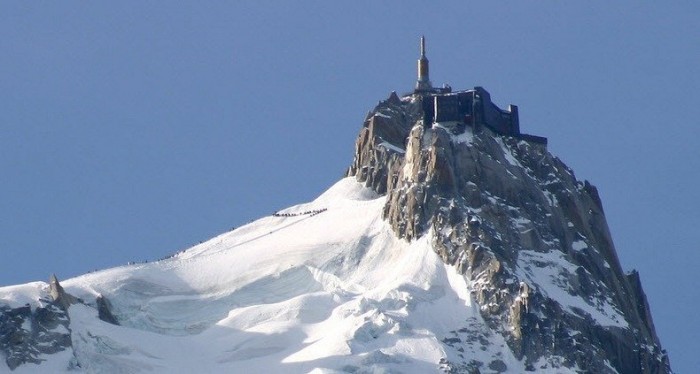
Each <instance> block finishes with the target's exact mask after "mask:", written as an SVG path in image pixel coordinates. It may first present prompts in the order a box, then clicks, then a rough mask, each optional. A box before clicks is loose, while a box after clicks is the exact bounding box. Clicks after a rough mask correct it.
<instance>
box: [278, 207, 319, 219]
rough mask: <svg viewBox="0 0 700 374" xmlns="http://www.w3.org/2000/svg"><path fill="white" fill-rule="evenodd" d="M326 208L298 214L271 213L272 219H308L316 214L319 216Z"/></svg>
mask: <svg viewBox="0 0 700 374" xmlns="http://www.w3.org/2000/svg"><path fill="white" fill-rule="evenodd" d="M327 210H328V208H323V209H314V210H307V211H305V212H300V213H279V212H274V213H272V216H273V217H299V216H305V215H308V216H309V217H313V216H315V215H317V214H321V213H323V212H325V211H327Z"/></svg>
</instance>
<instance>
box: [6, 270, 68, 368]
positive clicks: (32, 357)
mask: <svg viewBox="0 0 700 374" xmlns="http://www.w3.org/2000/svg"><path fill="white" fill-rule="evenodd" d="M48 288H49V290H48V295H46V296H47V297H43V298H41V299H39V300H38V302H37V303H36V305H30V304H27V305H24V306H19V307H15V308H11V307H9V306H6V305H0V352H2V353H3V354H4V356H5V363H6V364H7V366H8V367H9V368H10V370H14V369H15V368H17V367H18V366H20V365H22V364H26V363H33V364H38V363H41V361H43V359H42V358H41V356H42V355H50V354H54V353H57V352H61V351H64V350H67V349H70V348H71V347H72V342H71V330H70V318H69V316H68V307H69V306H70V305H71V304H73V303H75V302H77V299H76V298H75V297H73V296H71V295H69V294H67V293H66V292H65V291H64V290H63V287H61V285H60V284H59V283H58V280H57V279H56V276H55V275H52V276H51V279H50V281H49V286H48Z"/></svg>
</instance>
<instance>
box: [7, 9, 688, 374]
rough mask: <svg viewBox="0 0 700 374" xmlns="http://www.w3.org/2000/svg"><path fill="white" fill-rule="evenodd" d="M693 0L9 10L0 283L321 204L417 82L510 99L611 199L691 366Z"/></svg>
mask: <svg viewBox="0 0 700 374" xmlns="http://www.w3.org/2000/svg"><path fill="white" fill-rule="evenodd" d="M699 11H700V6H699V5H697V3H696V2H690V1H679V2H673V3H672V4H671V3H663V4H661V2H657V3H651V2H644V3H643V2H633V1H627V2H616V3H609V2H603V1H591V2H585V3H584V2H579V3H573V2H510V3H506V2H498V3H495V4H494V3H491V2H483V3H481V2H480V3H476V2H472V3H463V2H441V3H440V5H432V6H429V7H428V4H427V3H426V2H424V1H407V2H395V3H388V2H382V3H375V2H370V1H360V2H354V3H353V4H349V5H344V6H340V5H338V4H336V3H334V2H333V3H329V2H308V1H301V2H294V3H293V2H272V1H239V2H207V3H205V4H195V3H181V4H176V3H160V2H145V3H144V2H119V3H118V4H109V3H85V2H80V3H79V2H61V3H47V2H42V3H30V2H6V3H3V4H2V5H0V51H2V52H0V171H2V179H0V180H1V182H0V257H1V258H2V260H1V261H0V285H9V284H16V283H24V282H29V281H34V280H47V279H48V276H49V275H50V274H51V273H54V272H55V273H56V274H57V275H58V276H59V278H67V277H72V276H75V275H79V274H82V273H85V272H87V271H91V270H95V269H102V268H107V267H112V266H117V265H121V264H125V263H127V262H128V261H143V260H155V259H158V258H161V257H163V256H166V255H168V254H171V253H173V252H175V251H178V250H181V249H185V248H187V247H189V246H191V245H193V244H196V243H198V242H199V241H201V240H206V239H208V238H210V237H212V236H214V235H216V234H218V233H221V232H224V231H227V230H229V229H231V228H232V227H234V226H240V225H242V224H244V223H246V222H248V221H249V220H252V219H255V218H258V217H261V216H263V215H266V214H269V213H271V212H273V211H275V210H277V209H280V208H284V207H286V206H289V205H293V204H296V203H300V202H304V201H307V200H310V199H312V198H314V197H315V196H317V195H318V194H319V193H320V192H322V191H323V190H324V189H326V188H327V187H328V186H330V185H331V184H332V183H333V182H334V181H336V180H337V179H338V178H340V176H341V175H342V174H343V172H344V170H345V168H347V166H348V165H349V164H350V163H351V161H352V155H353V147H354V141H355V136H356V135H357V132H358V130H359V129H360V127H361V123H362V119H363V117H364V115H365V113H366V112H367V111H368V110H369V109H371V108H372V107H373V106H374V105H375V104H376V102H377V101H378V100H380V99H383V98H385V97H387V96H388V94H389V92H390V91H392V90H397V91H399V92H402V91H403V92H406V91H409V90H410V89H411V88H412V85H413V82H414V79H415V69H416V68H415V60H416V58H417V54H418V38H419V37H420V35H421V34H425V35H426V38H427V42H428V45H427V48H428V57H429V58H430V62H431V79H432V81H433V82H434V83H435V84H442V83H444V82H448V83H450V84H451V85H452V86H453V87H454V88H470V87H473V86H476V85H480V86H483V87H485V88H486V89H488V90H489V91H490V92H491V95H492V98H493V100H494V101H495V102H496V103H497V104H499V105H500V106H502V107H504V106H505V105H507V104H509V103H513V104H517V105H518V106H519V109H520V120H521V128H522V130H523V131H524V132H528V133H532V134H537V135H542V136H547V137H548V138H549V141H550V147H549V148H550V151H551V152H552V153H554V154H555V155H557V156H558V157H560V158H561V159H562V160H563V161H564V162H565V163H567V164H568V165H569V166H570V167H572V168H573V169H574V170H575V172H576V175H577V177H578V178H579V179H588V180H590V181H591V182H592V183H593V184H594V185H596V186H597V187H598V188H599V191H600V194H601V197H602V199H603V204H604V208H605V211H606V215H607V219H608V223H609V225H610V229H611V231H612V234H613V238H614V240H615V244H616V246H617V250H618V254H619V256H620V260H621V262H622V265H623V268H625V269H626V270H631V269H633V268H634V269H638V270H639V271H640V273H641V277H642V283H643V285H644V288H645V291H646V292H647V295H648V297H649V300H650V303H651V307H652V312H653V316H654V319H655V323H656V328H657V331H658V333H659V335H660V337H661V340H662V343H663V345H664V346H665V348H667V349H668V350H669V352H670V356H671V360H672V365H673V367H674V369H676V370H677V371H678V372H681V373H684V372H692V371H693V370H694V369H696V368H697V367H700V358H699V356H698V355H697V352H698V351H700V343H698V341H697V338H696V335H697V332H698V327H697V326H699V325H700V317H699V316H698V313H697V312H696V311H697V308H698V307H699V306H700V303H699V302H698V300H700V291H698V289H697V287H696V281H695V270H696V268H697V266H698V264H700V248H699V247H700V246H699V245H698V242H700V229H698V227H700V218H698V207H700V192H698V191H699V188H698V187H697V184H698V182H699V180H700V178H699V175H700V165H699V163H700V157H698V156H700V151H699V150H700V140H698V136H699V135H700V131H699V129H698V125H699V123H698V122H699V121H698V119H699V118H700V106H699V105H698V103H699V102H700V94H699V93H698V87H700V84H699V83H700V82H699V79H700V48H699V47H698V40H700V23H698V22H697V14H700V13H699Z"/></svg>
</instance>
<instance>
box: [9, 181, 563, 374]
mask: <svg viewBox="0 0 700 374" xmlns="http://www.w3.org/2000/svg"><path fill="white" fill-rule="evenodd" d="M384 203H385V198H384V197H378V196H376V195H375V194H374V193H373V192H372V191H370V190H369V189H365V188H364V187H362V186H361V185H360V184H358V183H357V182H356V181H355V180H354V178H346V179H343V180H341V181H339V182H338V183H337V184H336V185H334V186H333V187H331V188H330V189H329V190H328V191H327V192H325V193H324V194H323V195H322V196H320V197H319V198H318V199H316V200H315V201H313V202H311V203H308V204H302V205H298V206H294V207H291V208H289V209H286V210H284V211H281V212H279V214H278V216H270V217H265V218H262V219H260V220H258V221H255V222H253V223H251V224H248V225H246V226H244V227H241V228H239V229H236V230H234V231H232V232H229V233H226V234H223V235H221V236H218V237H216V238H213V239H211V240H209V241H208V242H205V243H203V244H201V245H198V246H196V247H193V248H191V249H189V250H188V251H186V252H183V253H180V254H178V255H177V256H175V257H173V258H170V259H167V260H163V261H159V262H155V263H147V264H139V265H132V266H123V267H119V268H114V269H110V270H105V271H100V272H97V273H91V274H87V275H84V276H81V277H77V278H74V279H69V280H65V281H64V282H62V284H63V286H64V288H65V289H66V291H67V292H68V293H70V294H73V295H75V296H77V297H80V298H82V299H83V300H86V301H87V302H89V301H91V300H95V297H96V296H97V295H98V294H102V295H104V296H105V297H106V298H107V299H108V300H109V301H110V302H111V304H112V307H113V312H114V314H115V315H116V317H117V318H118V319H119V321H120V322H121V324H122V326H115V325H111V324H108V323H106V322H103V321H101V320H99V319H98V318H97V310H96V309H95V308H93V307H89V306H86V305H79V304H78V305H73V306H71V307H70V309H69V313H70V318H71V323H70V326H71V330H72V342H73V349H74V352H75V356H76V357H77V362H78V363H79V365H80V367H81V368H82V369H83V370H85V371H87V372H110V373H116V372H138V371H156V372H169V373H172V372H252V371H253V370H256V371H257V372H260V373H263V372H265V373H270V372H280V373H281V372H314V373H332V372H338V371H344V372H348V371H350V372H363V371H369V372H382V371H383V370H388V371H391V370H395V371H398V372H403V373H431V372H437V371H439V369H440V364H439V363H440V361H441V359H442V358H447V359H450V360H452V359H455V358H457V357H458V355H462V356H463V357H467V358H475V359H478V360H480V361H482V362H485V363H489V362H495V363H496V364H495V365H496V366H495V367H499V365H501V364H505V365H507V367H508V369H509V371H512V372H522V371H523V367H522V363H520V362H519V361H517V360H516V359H515V358H514V357H513V355H512V353H511V352H510V350H509V349H508V347H507V346H506V344H505V342H504V341H503V338H502V337H501V336H500V335H499V334H495V333H492V332H491V331H490V330H489V329H488V328H487V327H485V324H484V323H483V321H482V319H481V316H480V314H479V311H478V310H477V309H476V308H477V306H476V305H475V304H473V303H472V301H471V297H470V293H469V288H468V285H467V284H466V283H465V280H464V278H463V277H461V276H459V275H458V274H457V273H456V272H455V270H454V269H453V268H452V267H449V266H446V265H445V264H444V263H443V262H442V261H441V260H440V259H439V258H438V256H437V255H436V254H435V253H434V252H433V250H432V248H431V245H430V243H428V242H427V238H428V237H430V235H426V236H425V237H424V238H423V239H419V240H416V241H414V242H413V243H410V244H409V243H407V242H405V241H401V240H398V239H396V238H395V236H394V235H393V234H392V232H391V230H390V228H389V227H388V226H387V224H386V223H385V222H384V221H383V220H382V219H381V211H382V207H383V206H384ZM45 293H46V285H45V284H41V283H32V284H28V285H25V286H15V287H6V288H0V303H6V304H23V303H25V302H33V303H36V302H37V300H38V298H39V297H41V296H45ZM457 342H459V343H458V344H457ZM453 345H454V346H455V348H452V346H453ZM460 347H461V348H460ZM458 349H459V350H458ZM42 358H45V359H47V361H48V362H44V363H43V364H41V365H40V366H39V367H37V366H35V365H33V364H26V365H22V366H20V367H19V368H17V370H15V371H14V372H15V373H25V372H36V370H37V369H42V371H44V370H46V371H52V372H55V371H58V370H61V371H62V370H67V369H68V367H69V361H70V360H71V357H70V354H68V353H67V352H63V353H61V354H56V355H51V356H44V357H42ZM501 367H502V365H501ZM483 369H485V368H482V370H483ZM2 370H7V367H3V366H1V365H0V371H2ZM560 370H561V369H560Z"/></svg>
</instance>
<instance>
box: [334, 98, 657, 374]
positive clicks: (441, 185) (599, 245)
mask: <svg viewBox="0 0 700 374" xmlns="http://www.w3.org/2000/svg"><path fill="white" fill-rule="evenodd" d="M475 92H485V90H483V88H479V89H475V90H471V91H462V92H460V93H457V94H456V95H454V94H453V93H447V92H430V93H428V94H426V93H424V92H420V93H414V94H410V95H406V96H404V97H403V98H401V99H400V100H399V102H397V100H396V99H395V98H394V97H393V96H394V94H392V95H391V96H390V98H389V99H387V100H385V101H382V102H380V103H379V104H378V105H377V107H376V108H375V109H374V110H373V111H372V112H370V114H369V115H368V117H367V119H366V121H365V123H364V126H363V128H362V130H361V131H360V134H359V136H358V138H357V141H356V153H355V158H354V161H353V163H352V165H351V167H350V168H349V170H348V173H347V174H348V175H349V176H353V177H355V178H356V179H357V180H358V181H359V182H361V183H364V184H365V185H366V186H368V187H370V188H372V189H374V190H375V191H376V192H377V193H380V194H386V196H387V200H386V205H385V206H384V209H383V217H384V218H385V219H386V220H387V221H388V222H389V223H390V224H391V227H392V230H393V231H394V233H395V234H396V235H397V236H398V237H401V238H405V239H407V240H416V239H417V238H420V237H423V236H428V237H429V238H430V239H429V240H430V242H431V243H432V246H433V249H434V250H435V251H436V253H438V255H439V256H440V257H441V258H442V260H443V261H444V262H445V263H447V264H450V265H454V266H455V267H456V268H457V270H458V271H459V272H460V273H461V274H463V275H464V276H465V277H466V278H467V279H468V281H469V283H470V285H471V287H472V289H471V292H472V293H473V294H474V296H475V298H476V301H477V303H478V304H479V305H480V306H481V309H480V310H481V312H482V316H483V318H484V320H485V321H486V322H487V324H488V325H489V327H490V328H492V329H493V330H495V331H498V332H499V333H501V334H502V335H503V336H504V337H505V338H506V340H507V341H508V344H509V345H510V347H511V348H512V349H513V352H514V353H515V355H516V357H518V358H520V359H523V360H524V361H525V362H526V363H527V367H531V368H535V369H536V367H537V365H536V363H537V362H539V361H540V360H543V359H551V358H552V357H558V359H559V360H561V362H562V364H563V365H564V366H567V367H571V368H577V370H583V371H586V372H608V371H611V370H612V369H614V370H616V371H618V372H621V373H628V372H639V373H660V372H670V368H669V365H668V358H667V356H666V355H665V353H664V352H663V351H662V349H661V346H660V343H659V341H658V337H657V336H656V332H655V331H654V327H653V322H652V321H651V314H650V312H649V308H648V305H647V301H646V297H645V295H644V293H643V291H642V289H641V284H640V283H639V278H638V276H637V275H636V273H633V274H632V275H629V276H627V275H625V274H624V273H623V271H622V268H621V266H620V263H619V260H618V258H617V254H616V251H615V248H614V245H613V241H612V238H611V235H610V232H609V230H608V225H607V222H606V219H605V214H604V212H603V206H602V203H601V201H600V197H599V195H598V192H597V190H596V188H595V187H594V186H593V185H591V184H590V183H589V182H588V181H579V180H577V179H576V177H575V176H574V172H573V171H572V170H571V169H570V168H568V167H567V166H566V165H565V164H564V163H563V162H562V161H561V160H559V159H558V158H556V157H554V156H553V155H551V154H550V153H549V152H548V151H547V148H546V144H547V142H546V139H545V138H541V137H535V136H531V135H525V136H523V135H521V134H520V132H519V124H518V123H517V110H516V111H514V112H511V113H515V115H514V116H511V117H508V116H505V115H504V116H501V117H497V118H499V120H503V123H500V124H499V123H496V122H491V123H489V122H488V120H487V119H488V118H496V117H489V116H483V115H479V114H476V115H473V113H479V110H472V111H471V112H469V109H470V108H472V106H470V105H466V104H464V103H465V102H468V101H465V100H466V99H467V98H472V99H473V98H474V97H476V96H475V94H474V93H475ZM447 95H453V96H447ZM460 95H462V96H461V97H460ZM481 96H482V97H484V98H487V97H488V95H481ZM444 97H454V99H450V100H452V101H449V100H442V99H441V98H444ZM426 101H427V102H428V104H426ZM444 103H448V104H444ZM473 103H474V100H472V101H471V102H470V104H473ZM487 103H489V105H493V104H491V103H490V100H489V101H487ZM442 105H447V107H443V106H442ZM493 107H494V108H496V109H498V108H497V107H495V105H493ZM460 108H463V110H462V109H460ZM496 109H494V110H496ZM465 111H466V112H465ZM481 111H482V112H483V109H481ZM441 112H447V113H448V114H445V115H443V114H441ZM465 113H466V114H465ZM470 113H472V114H470ZM505 124H508V125H509V126H510V127H508V126H506V125H505ZM573 336H575V338H574V337H573ZM584 342H585V343H584ZM467 364H468V363H464V362H462V363H458V365H457V366H459V365H467Z"/></svg>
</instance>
